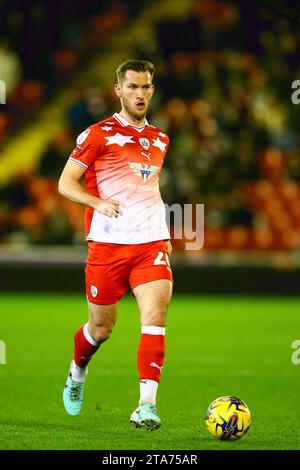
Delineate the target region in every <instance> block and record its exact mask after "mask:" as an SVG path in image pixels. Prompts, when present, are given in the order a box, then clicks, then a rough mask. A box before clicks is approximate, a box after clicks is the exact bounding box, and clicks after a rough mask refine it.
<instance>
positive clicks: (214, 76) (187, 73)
mask: <svg viewBox="0 0 300 470" xmlns="http://www.w3.org/2000/svg"><path fill="white" fill-rule="evenodd" d="M129 57H134V58H143V59H149V60H151V61H152V62H153V63H154V64H155V66H156V69H157V72H156V76H155V84H156V94H155V97H154V99H153V103H152V107H151V111H150V115H149V120H150V122H152V123H153V124H156V125H157V126H159V127H161V128H162V129H163V130H165V131H166V132H167V133H168V134H169V136H170V138H171V146H170V149H169V153H168V156H167V158H166V161H165V168H164V170H163V173H162V175H161V192H162V196H163V199H164V201H165V202H166V203H168V204H170V205H171V204H172V203H180V204H183V203H193V204H195V203H202V204H205V241H204V248H203V249H201V250H198V251H185V250H184V244H185V240H184V239H183V240H173V244H174V255H173V266H174V271H175V280H177V282H176V288H177V290H178V291H187V290H189V291H195V292H248V293H254V292H261V293H271V292H276V293H278V292H281V293H297V292H298V290H299V282H298V279H299V273H300V157H299V153H300V138H299V124H300V105H299V106H296V105H293V104H292V102H291V94H292V89H291V84H292V82H293V80H295V79H297V78H298V79H300V67H299V57H300V41H299V4H298V2H297V1H292V0H288V1H281V0H278V1H272V0H263V1H260V2H257V1H255V0H247V1H245V2H235V1H226V2H225V1H214V0H184V1H182V0H159V1H153V0H152V1H150V0H149V1H147V0H138V1H137V0H123V1H108V0H106V1H101V2H99V1H96V0H90V1H83V0H76V1H73V0H72V1H71V0H62V1H60V2H51V1H50V0H49V1H48V0H43V1H42V2H40V1H36V0H32V1H30V2H27V1H25V2H24V1H21V0H14V1H12V2H6V1H4V0H0V79H1V80H3V81H4V82H5V84H6V89H7V97H6V105H0V149H1V150H0V151H1V156H0V266H1V268H0V274H1V282H0V289H2V290H30V289H32V290H35V289H36V290H52V289H54V290H59V289H60V288H63V290H64V291H66V290H82V287H83V285H82V280H83V277H82V276H83V272H82V265H83V262H84V259H85V254H86V247H85V242H84V239H83V210H84V209H83V208H82V207H80V206H77V205H76V204H73V203H72V202H70V201H67V200H66V199H64V198H62V197H61V196H60V195H58V192H57V181H58V177H59V175H60V173H61V171H62V168H63V166H64V164H65V162H66V159H67V157H68V155H69V153H70V152H71V150H72V149H73V147H74V142H75V139H76V136H77V135H78V134H79V133H80V132H81V131H82V130H84V129H85V127H86V126H88V125H90V124H91V123H94V122H97V121H99V120H101V119H102V118H104V117H106V116H109V115H110V114H111V113H113V112H115V111H119V102H118V99H116V97H115V95H114V92H113V84H114V81H115V69H116V66H117V65H118V64H119V63H120V62H122V61H124V60H126V59H127V58H129ZM70 271H71V272H72V273H73V275H72V277H71V279H70V277H69V276H67V275H66V274H67V273H69V272H70ZM41 272H42V273H43V275H41ZM224 273H225V274H226V276H224Z"/></svg>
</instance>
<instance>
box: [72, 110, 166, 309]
mask: <svg viewBox="0 0 300 470" xmlns="http://www.w3.org/2000/svg"><path fill="white" fill-rule="evenodd" d="M168 146H169V138H168V136H167V135H166V134H164V133H163V132H162V131H161V130H160V129H158V128H156V127H154V126H151V125H149V124H148V122H147V121H145V125H144V126H142V127H137V126H133V125H132V124H130V123H129V122H128V121H127V120H126V119H124V118H123V117H122V116H120V115H119V114H117V113H115V114H114V115H113V116H112V117H110V118H108V119H106V120H104V121H102V122H100V123H97V124H94V125H92V126H90V127H88V128H87V129H86V130H85V131H84V132H83V133H82V134H80V135H79V137H78V138H77V142H76V147H75V149H74V150H73V152H72V153H71V155H70V157H69V158H70V160H71V161H72V162H74V163H76V164H78V165H80V166H81V167H82V168H84V169H85V170H86V171H85V184H86V189H87V191H88V192H89V193H91V194H93V195H95V196H98V197H100V199H115V200H118V201H120V202H122V203H123V204H124V206H125V207H124V208H122V212H123V215H121V216H119V217H117V218H111V217H108V216H106V215H103V214H99V213H98V212H97V211H95V210H94V209H92V208H87V209H86V216H85V230H86V239H87V240H88V241H89V242H91V243H89V255H88V258H87V267H86V273H87V274H86V288H87V296H88V298H89V300H90V301H91V302H93V303H96V304H102V303H103V304H105V303H113V302H116V301H117V300H119V299H120V298H121V296H122V295H123V294H124V292H125V290H126V282H127V281H129V282H130V284H131V287H132V288H134V287H135V286H136V285H138V284H142V283H143V282H149V281H151V280H156V279H170V280H172V273H171V269H170V266H169V261H168V255H167V250H166V245H165V243H164V242H162V241H163V240H168V239H169V238H170V234H169V230H168V227H167V224H166V220H165V207H164V204H163V201H162V199H161V195H160V191H159V184H158V181H159V174H160V171H161V168H162V165H163V161H164V158H165V155H166V151H167V149H168ZM155 242H156V243H155ZM108 244H109V246H108ZM134 245H136V246H134ZM142 245H143V246H142ZM108 251H109V254H108ZM151 263H152V264H151ZM121 265H122V269H121V268H120V266H121ZM100 266H101V267H102V268H100ZM114 267H115V269H114ZM153 268H154V269H153ZM137 270H139V271H137ZM143 271H144V277H143V274H142V273H143ZM110 273H113V276H110ZM118 273H119V274H120V275H119V276H118ZM137 273H138V275H137ZM110 277H113V279H110ZM137 279H138V280H137ZM110 281H113V282H112V284H110ZM121 286H122V287H121ZM114 292H115V294H114Z"/></svg>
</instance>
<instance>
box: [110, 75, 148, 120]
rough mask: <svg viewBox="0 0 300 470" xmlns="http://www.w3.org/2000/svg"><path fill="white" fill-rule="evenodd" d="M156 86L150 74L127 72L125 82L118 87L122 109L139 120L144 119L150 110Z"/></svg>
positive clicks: (117, 91)
mask: <svg viewBox="0 0 300 470" xmlns="http://www.w3.org/2000/svg"><path fill="white" fill-rule="evenodd" d="M153 92H154V86H153V84H152V83H151V75H150V73H149V72H135V71H134V70H127V71H126V73H125V77H124V80H123V81H122V82H121V83H120V84H117V85H116V93H117V95H118V96H119V98H120V100H121V103H122V107H123V108H125V110H126V111H127V113H128V114H130V116H132V117H134V118H135V119H137V120H141V119H143V118H144V117H145V116H146V114H147V110H148V106H149V104H150V101H151V98H152V95H153Z"/></svg>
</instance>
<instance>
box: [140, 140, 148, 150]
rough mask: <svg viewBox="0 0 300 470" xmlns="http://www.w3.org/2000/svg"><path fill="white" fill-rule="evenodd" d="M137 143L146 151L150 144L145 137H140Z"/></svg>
mask: <svg viewBox="0 0 300 470" xmlns="http://www.w3.org/2000/svg"><path fill="white" fill-rule="evenodd" d="M139 143H140V144H141V146H142V147H143V148H144V149H145V150H148V148H149V147H150V142H149V140H148V139H145V137H141V138H140V139H139Z"/></svg>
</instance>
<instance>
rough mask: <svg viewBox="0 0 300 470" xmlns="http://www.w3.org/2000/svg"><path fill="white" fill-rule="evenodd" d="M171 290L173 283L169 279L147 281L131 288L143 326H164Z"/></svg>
mask: <svg viewBox="0 0 300 470" xmlns="http://www.w3.org/2000/svg"><path fill="white" fill-rule="evenodd" d="M172 290H173V283H172V281H170V280H169V279H158V280H155V281H151V282H147V283H145V284H140V285H138V286H136V287H135V288H134V289H133V293H134V295H135V298H136V301H137V303H138V306H139V310H140V315H141V324H142V325H143V326H165V322H166V315H167V308H168V305H169V303H170V300H171V297H172Z"/></svg>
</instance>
